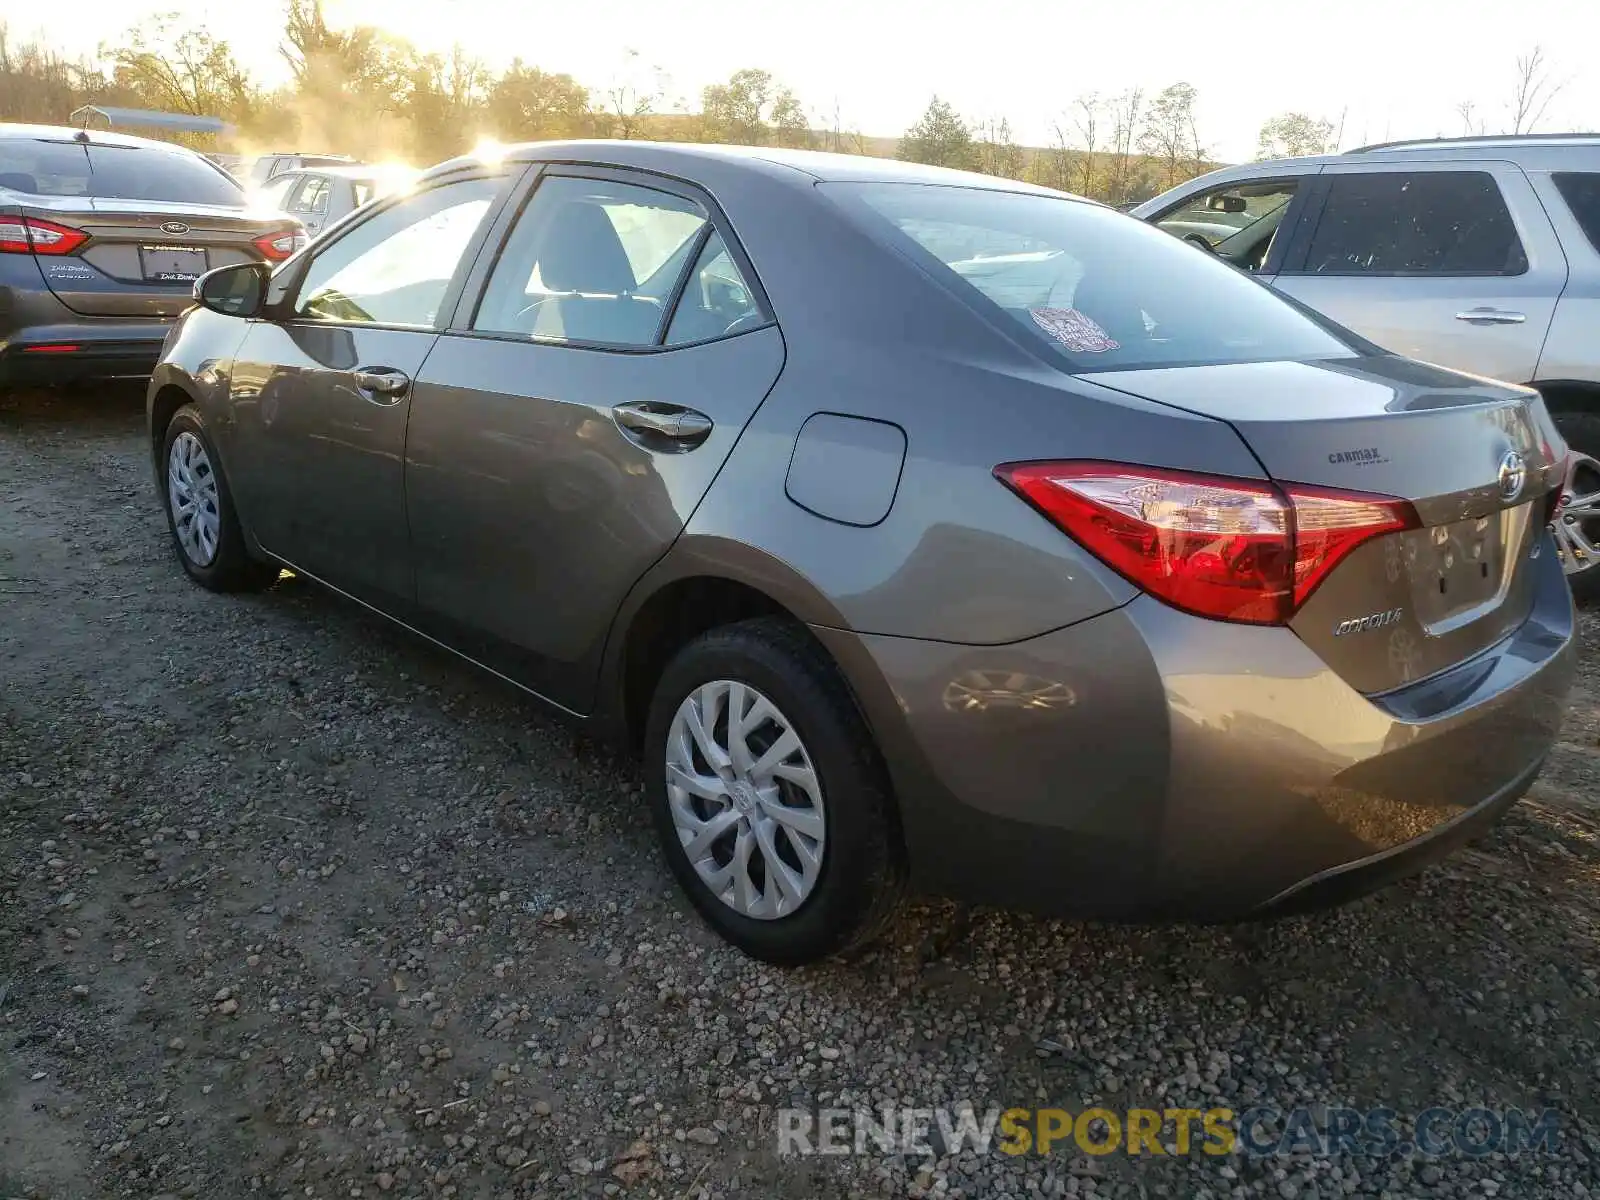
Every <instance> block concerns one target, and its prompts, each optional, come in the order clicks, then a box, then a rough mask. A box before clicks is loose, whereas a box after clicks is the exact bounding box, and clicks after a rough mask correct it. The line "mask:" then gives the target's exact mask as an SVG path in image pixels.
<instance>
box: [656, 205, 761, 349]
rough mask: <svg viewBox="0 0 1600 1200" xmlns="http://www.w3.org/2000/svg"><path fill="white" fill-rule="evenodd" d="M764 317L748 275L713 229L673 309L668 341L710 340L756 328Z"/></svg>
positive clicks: (678, 344)
mask: <svg viewBox="0 0 1600 1200" xmlns="http://www.w3.org/2000/svg"><path fill="white" fill-rule="evenodd" d="M762 320H763V318H762V315H761V309H760V306H759V305H757V304H756V300H755V296H753V295H752V294H751V292H750V285H749V284H747V283H745V281H744V275H743V274H742V273H741V272H740V271H739V267H738V265H737V264H736V263H735V262H734V261H733V256H732V255H731V254H729V253H728V247H727V244H726V243H724V242H723V240H722V235H721V234H720V233H716V232H713V233H712V234H711V236H710V237H709V238H707V239H706V244H705V248H704V249H703V250H701V251H700V256H699V258H697V259H696V260H695V264H694V269H693V271H691V272H690V274H689V281H688V283H687V284H686V285H685V286H684V289H683V295H682V296H681V297H680V298H679V300H678V306H677V308H676V309H674V310H673V313H672V323H671V324H670V325H668V326H667V339H666V344H667V345H669V346H682V345H686V344H688V343H690V342H707V341H710V340H711V339H713V338H719V337H725V336H727V335H729V334H734V333H739V332H740V331H742V330H745V329H753V328H755V327H756V326H757V325H760V324H761V323H762Z"/></svg>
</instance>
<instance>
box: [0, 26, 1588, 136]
mask: <svg viewBox="0 0 1600 1200" xmlns="http://www.w3.org/2000/svg"><path fill="white" fill-rule="evenodd" d="M327 10H328V13H329V16H330V19H331V20H332V21H333V22H334V23H335V24H341V23H353V22H358V21H359V22H367V23H371V24H376V25H381V26H383V27H385V28H387V29H390V30H392V31H394V32H396V33H399V34H402V35H404V36H405V37H407V38H409V39H410V40H412V41H413V42H415V43H416V44H418V45H419V46H422V47H424V48H426V49H445V48H447V47H448V46H449V44H450V43H451V42H452V41H460V42H461V43H462V44H463V45H464V46H466V47H467V48H468V49H469V50H470V51H471V52H473V53H474V54H477V55H479V56H480V57H482V58H484V59H485V60H487V61H488V62H489V63H490V64H491V65H493V66H501V65H504V63H505V62H507V61H509V60H510V58H511V57H512V55H514V54H518V55H521V57H522V58H523V59H524V60H526V61H529V62H532V63H534V64H536V65H538V66H541V67H545V68H547V69H552V70H561V71H568V72H570V73H572V74H573V75H575V76H577V77H578V78H579V80H581V81H582V82H584V83H587V84H589V85H590V86H600V85H603V84H605V83H606V82H607V81H608V80H611V79H614V78H616V77H617V76H618V74H619V73H620V72H621V71H623V70H624V63H625V62H626V61H627V56H626V52H627V50H628V49H629V48H635V49H637V50H638V51H639V52H640V55H641V57H642V59H643V60H644V61H645V62H647V63H653V64H659V65H660V66H662V67H663V68H665V70H666V71H667V72H668V74H669V76H670V82H671V86H672V90H673V91H674V92H675V93H677V94H678V95H683V96H695V95H697V94H698V92H699V90H700V88H701V87H703V86H704V85H705V84H706V83H709V82H713V81H715V80H717V79H720V78H725V77H726V76H727V75H728V74H730V73H731V72H732V71H734V70H736V69H738V68H740V67H746V66H753V67H765V68H766V69H767V70H769V71H771V72H772V73H773V74H774V75H776V76H777V77H778V78H779V79H781V80H782V81H784V82H785V83H787V84H789V85H790V86H791V87H793V88H794V89H795V90H796V91H797V92H798V93H799V94H800V96H801V98H802V100H803V101H804V102H805V103H806V105H807V106H808V107H809V108H810V109H811V110H813V112H814V113H815V115H816V118H817V123H818V124H831V123H832V116H833V111H834V105H835V102H837V104H838V107H839V110H840V113H841V114H842V117H843V121H844V124H845V125H846V126H847V127H851V126H853V127H856V128H859V129H860V130H862V131H863V132H865V133H869V134H875V135H883V136H892V135H896V134H898V133H899V132H901V131H902V130H903V129H904V128H905V127H906V126H907V125H909V124H910V123H911V122H912V121H914V120H915V119H916V117H917V115H918V114H919V113H920V112H921V111H922V109H923V108H924V107H925V106H926V104H927V102H928V98H929V96H930V95H931V94H932V93H934V92H937V93H939V94H940V95H941V96H943V97H945V98H946V99H948V100H949V101H950V102H951V103H953V104H954V105H955V106H956V108H957V109H958V110H959V111H960V112H961V113H962V114H963V115H965V116H966V117H968V118H969V119H971V120H974V121H978V120H984V119H997V118H1000V117H1006V118H1008V119H1009V120H1010V121H1011V124H1012V127H1013V130H1014V131H1015V133H1016V135H1017V138H1018V140H1019V141H1025V142H1030V143H1034V144H1038V143H1042V142H1045V141H1047V140H1048V139H1049V137H1050V126H1051V122H1052V121H1053V120H1055V119H1057V118H1058V117H1059V115H1060V113H1061V112H1062V110H1064V109H1066V108H1068V107H1069V106H1070V104H1071V102H1072V99H1073V97H1075V96H1077V95H1079V94H1080V93H1083V92H1087V91H1099V92H1102V93H1106V94H1109V93H1115V92H1120V91H1122V90H1124V89H1126V88H1128V87H1132V86H1139V87H1143V88H1144V89H1145V90H1146V92H1147V93H1153V92H1155V91H1157V90H1159V89H1160V88H1162V87H1164V86H1165V85H1167V84H1169V83H1172V82H1174V81H1177V80H1186V81H1188V82H1189V83H1192V84H1193V85H1194V86H1195V87H1196V88H1197V89H1199V93H1200V117H1201V124H1200V134H1201V139H1202V141H1204V142H1205V143H1206V144H1207V148H1208V150H1209V151H1210V152H1211V153H1213V154H1214V155H1216V156H1218V157H1221V158H1225V159H1239V158H1249V157H1252V156H1253V154H1254V150H1255V137H1256V131H1257V129H1258V128H1259V127H1260V125H1261V122H1262V121H1263V120H1265V119H1266V118H1267V117H1270V116H1272V115H1274V114H1276V113H1280V112H1284V111H1288V110H1300V111H1305V112H1309V113H1312V114H1313V115H1318V116H1325V117H1327V118H1328V119H1329V120H1331V121H1333V122H1334V124H1335V125H1337V124H1338V123H1339V122H1340V120H1341V115H1342V118H1343V121H1344V145H1345V146H1347V147H1348V146H1352V145H1356V144H1359V143H1360V142H1361V141H1363V140H1365V141H1379V140H1383V139H1385V138H1387V137H1396V138H1398V137H1423V136H1433V135H1436V134H1441V133H1446V134H1453V133H1459V132H1461V119H1460V117H1459V116H1457V115H1456V112H1455V109H1456V106H1457V104H1458V103H1460V102H1461V101H1463V100H1471V101H1473V102H1474V103H1475V104H1476V107H1477V113H1478V116H1479V117H1480V119H1482V120H1483V121H1484V122H1485V123H1486V125H1487V126H1488V129H1489V131H1490V132H1497V131H1499V129H1500V128H1502V127H1503V126H1504V125H1505V124H1506V121H1507V118H1506V105H1507V102H1508V101H1509V99H1510V96H1511V92H1512V87H1513V80H1514V76H1515V60H1516V58H1517V56H1518V55H1519V54H1522V53H1526V52H1527V51H1528V50H1530V49H1531V48H1532V47H1533V46H1534V45H1535V44H1542V45H1543V47H1544V50H1545V54H1546V56H1547V58H1548V59H1549V60H1550V63H1551V69H1552V74H1553V75H1554V77H1555V78H1556V79H1558V80H1560V81H1562V82H1563V88H1562V90H1561V92H1560V94H1559V95H1558V96H1557V97H1556V98H1555V100H1554V102H1553V103H1552V104H1551V106H1550V110H1549V114H1548V116H1547V117H1546V119H1545V120H1544V122H1543V123H1542V125H1541V128H1542V129H1546V130H1555V129H1595V128H1597V127H1600V69H1597V68H1595V67H1594V66H1593V65H1592V64H1593V61H1594V48H1595V46H1596V45H1600V4H1597V3H1595V2H1594V0H1516V3H1514V4H1506V3H1503V2H1494V0H1336V2H1335V3H1318V4H1310V3H1306V2H1305V0H1298V2H1294V0H1291V2H1288V3H1280V4H1278V5H1270V4H1262V3H1257V2H1252V0H1223V2H1221V3H1215V4H1197V3H1195V2H1194V0H1137V2H1128V0H1115V2H1112V3H1084V2H1083V0H1076V2H1074V0H788V2H787V3H783V4H779V3H774V2H772V0H745V2H742V3H737V4H734V3H729V2H728V0H587V2H586V3H578V4H574V3H562V4H556V3H552V2H550V0H521V2H520V3H517V2H511V3H508V2H507V0H428V2H427V3H418V2H417V0H328V3H327ZM42 11H44V10H41V8H40V7H39V5H38V4H37V2H36V0H0V20H5V21H7V22H8V23H9V25H10V26H11V28H12V30H13V33H14V34H15V33H21V34H24V35H26V34H31V33H35V32H37V31H38V29H39V25H40V23H41V21H40V14H41V12H42ZM71 11H72V18H73V19H72V22H71V24H70V26H66V27H63V25H62V23H60V22H51V25H52V26H53V28H52V29H51V30H50V33H51V35H52V40H54V41H55V42H56V43H57V44H59V45H63V46H65V47H66V48H68V49H70V50H73V51H75V52H79V51H81V52H88V53H92V52H93V51H94V49H95V47H96V46H97V45H98V43H99V42H100V41H102V40H104V39H106V38H109V37H113V36H115V35H116V34H117V33H118V32H120V31H121V30H123V29H126V28H127V26H128V25H129V24H130V23H132V22H134V21H137V20H139V19H140V18H141V17H143V16H145V15H148V14H151V13H157V12H163V11H179V12H182V13H183V14H184V15H185V16H189V17H193V18H196V19H198V20H201V21H203V22H204V23H206V24H207V25H209V26H210V27H211V29H212V31H213V32H214V33H217V34H220V35H222V36H225V37H227V38H228V39H229V40H230V41H231V42H232V43H233V45H234V47H235V49H236V51H237V52H239V53H240V54H241V57H242V58H243V59H244V61H245V62H246V64H247V65H248V66H250V67H251V68H252V69H254V70H256V71H257V72H258V74H259V75H260V76H261V77H262V78H264V79H266V80H267V81H269V82H275V81H276V80H278V79H279V78H281V76H282V71H283V68H282V63H281V62H280V61H279V60H278V58H277V55H276V53H275V50H274V47H275V45H276V43H277V40H278V39H279V37H280V36H281V28H282V7H281V5H279V4H278V3H276V2H275V0H230V2H228V3H218V2H216V0H209V2H208V0H154V2H146V0H74V3H73V4H72V6H71Z"/></svg>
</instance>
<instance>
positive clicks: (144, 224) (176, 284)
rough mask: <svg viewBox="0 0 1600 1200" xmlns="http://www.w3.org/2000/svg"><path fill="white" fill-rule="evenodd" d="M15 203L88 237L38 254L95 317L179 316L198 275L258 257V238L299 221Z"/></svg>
mask: <svg viewBox="0 0 1600 1200" xmlns="http://www.w3.org/2000/svg"><path fill="white" fill-rule="evenodd" d="M17 207H18V211H20V213H21V214H22V215H23V216H29V217H37V218H39V219H40V220H44V221H49V222H51V223H53V224H55V225H61V226H65V227H68V228H71V229H79V230H82V231H83V232H84V233H86V234H88V235H89V240H88V242H86V243H85V244H84V245H83V246H81V247H80V248H79V249H78V250H76V251H74V252H73V253H71V254H65V255H60V256H56V255H38V256H37V259H38V263H39V267H40V270H41V271H42V272H43V274H44V279H45V283H46V285H47V286H48V287H49V288H50V290H51V291H52V292H53V293H55V295H56V297H57V298H58V299H59V300H60V301H61V302H62V303H63V304H65V305H66V306H67V307H68V308H70V309H71V310H72V311H73V312H76V313H79V314H82V315H83V316H96V317H174V316H177V315H178V314H179V313H181V312H183V311H184V310H185V309H186V308H188V307H189V306H190V305H191V304H192V303H193V290H194V279H195V277H196V276H197V275H199V274H201V273H203V272H205V271H207V270H210V269H211V268H213V267H224V266H229V265H232V264H234V263H242V262H249V261H252V260H255V261H260V260H261V258H262V254H261V251H260V250H259V249H258V248H257V247H256V246H254V245H253V244H252V243H253V241H254V239H256V238H258V237H260V236H261V235H262V234H265V233H271V232H275V231H279V232H288V231H292V230H293V229H295V228H296V227H297V226H296V224H295V222H294V221H293V220H292V219H289V218H285V217H282V216H280V215H268V214H261V213H255V212H250V211H247V210H245V209H242V208H234V207H229V206H224V205H205V204H187V203H177V202H172V201H159V200H124V199H114V198H108V197H87V196H78V197H52V198H51V199H50V200H49V201H48V203H44V204H37V205H34V204H28V203H23V204H21V205H20V206H17Z"/></svg>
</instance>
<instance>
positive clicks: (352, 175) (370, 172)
mask: <svg viewBox="0 0 1600 1200" xmlns="http://www.w3.org/2000/svg"><path fill="white" fill-rule="evenodd" d="M403 173H404V170H403V169H402V168H398V167H385V166H382V165H380V164H377V163H306V164H305V166H303V167H291V168H290V169H289V170H287V171H279V172H278V173H277V174H276V175H274V176H273V177H272V180H271V182H273V183H276V182H277V181H278V180H280V179H287V178H289V176H291V175H327V176H330V177H332V178H334V179H376V178H378V177H379V176H381V175H390V174H403ZM418 173H419V174H420V172H418Z"/></svg>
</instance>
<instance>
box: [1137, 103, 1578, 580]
mask: <svg viewBox="0 0 1600 1200" xmlns="http://www.w3.org/2000/svg"><path fill="white" fill-rule="evenodd" d="M1132 213H1133V215H1134V216H1137V217H1140V218H1142V219H1143V220H1146V221H1152V222H1154V223H1155V224H1156V225H1157V226H1159V227H1161V228H1163V229H1166V230H1167V231H1168V232H1169V233H1172V234H1173V235H1174V236H1177V237H1180V238H1182V239H1183V240H1184V241H1187V242H1190V243H1192V244H1194V245H1196V246H1199V247H1201V248H1203V249H1205V250H1206V251H1208V252H1210V253H1213V254H1216V255H1217V256H1219V257H1221V258H1223V259H1225V260H1227V261H1228V262H1230V263H1232V264H1233V265H1234V266H1237V267H1239V268H1241V269H1242V270H1245V271H1249V272H1251V273H1253V274H1255V275H1256V276H1257V277H1258V278H1260V279H1261V280H1262V281H1263V282H1266V283H1269V284H1271V285H1272V286H1273V287H1275V288H1277V289H1278V290H1279V291H1281V292H1285V293H1287V294H1288V295H1290V296H1292V297H1294V298H1295V299H1297V300H1300V301H1303V302H1304V303H1306V304H1308V305H1310V306H1311V307H1312V308H1314V309H1316V310H1318V311H1319V312H1322V313H1325V314H1327V315H1328V316H1329V317H1332V318H1333V319H1334V320H1335V321H1338V322H1339V323H1340V324H1342V325H1344V326H1346V327H1348V328H1350V329H1353V330H1355V331H1356V332H1357V333H1360V334H1362V335H1363V336H1365V337H1367V338H1370V339H1371V340H1372V341H1374V342H1376V343H1378V344H1379V345H1381V346H1382V347H1384V348H1385V349H1386V350H1392V351H1394V352H1395V353H1396V354H1403V355H1406V356H1408V357H1411V358H1420V359H1425V360H1427V361H1429V362H1435V363H1439V364H1441V365H1443V366H1447V367H1453V368H1455V369H1456V370H1460V371H1470V372H1472V373H1473V374H1477V375H1486V376H1490V377H1492V378H1495V379H1503V380H1508V381H1510V382H1512V383H1522V384H1529V385H1531V386H1533V387H1536V388H1538V389H1539V391H1540V392H1542V393H1543V394H1544V397H1545V401H1546V403H1547V404H1548V405H1549V407H1550V409H1551V410H1552V412H1553V413H1554V415H1555V419H1556V422H1557V424H1558V425H1559V427H1560V429H1561V432H1562V434H1563V435H1564V436H1565V437H1566V440H1567V442H1568V443H1569V445H1570V446H1571V447H1572V450H1573V456H1572V459H1571V461H1570V464H1569V470H1568V478H1567V483H1566V487H1565V488H1564V490H1563V497H1564V498H1563V503H1562V506H1561V509H1560V511H1559V512H1558V513H1557V516H1556V519H1555V533H1556V541H1557V545H1558V546H1559V548H1560V550H1561V553H1562V558H1563V563H1564V565H1565V567H1566V569H1567V572H1568V575H1569V576H1570V578H1571V581H1572V585H1573V589H1574V591H1575V592H1576V593H1577V594H1578V595H1580V596H1583V597H1585V598H1589V597H1600V461H1597V460H1600V336H1597V335H1600V134H1564V135H1531V136H1519V137H1479V138H1444V139H1437V140H1432V141H1416V142H1393V143H1385V144H1382V145H1376V146H1366V147H1363V148H1361V149H1359V150H1352V151H1350V152H1348V153H1346V154H1335V155H1325V156H1321V157H1312V158H1294V159H1285V160H1279V161H1275V162H1259V163H1249V164H1246V165H1243V166H1237V167H1226V168H1223V169H1222V170H1220V171H1213V172H1211V173H1210V174H1208V175H1203V176H1201V177H1200V178H1198V179H1193V180H1190V181H1189V182H1187V183H1184V184H1181V185H1179V186H1178V187H1176V188H1173V189H1172V190H1171V191H1168V192H1165V193H1163V194H1162V195H1160V196H1157V197H1156V198H1155V199H1153V200H1149V201H1147V202H1145V203H1144V204H1141V205H1138V206H1137V207H1135V208H1134V209H1133V210H1132Z"/></svg>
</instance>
